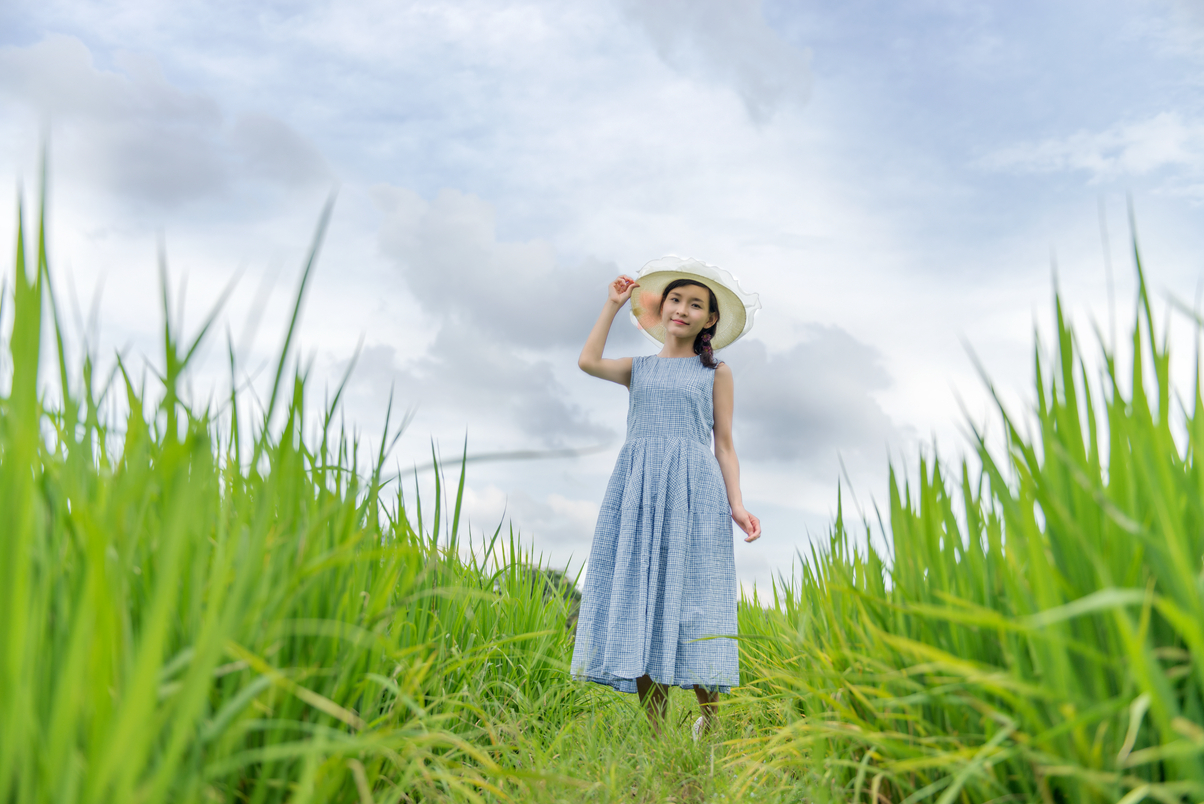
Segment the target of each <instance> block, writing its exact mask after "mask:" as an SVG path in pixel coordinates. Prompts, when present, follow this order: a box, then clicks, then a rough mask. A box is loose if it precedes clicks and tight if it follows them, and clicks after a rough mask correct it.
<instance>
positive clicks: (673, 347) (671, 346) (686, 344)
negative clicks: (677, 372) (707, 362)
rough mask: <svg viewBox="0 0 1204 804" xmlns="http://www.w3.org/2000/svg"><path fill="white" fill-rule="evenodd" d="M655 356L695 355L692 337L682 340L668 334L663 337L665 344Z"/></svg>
mask: <svg viewBox="0 0 1204 804" xmlns="http://www.w3.org/2000/svg"><path fill="white" fill-rule="evenodd" d="M657 357H695V354H694V339H693V338H690V339H689V340H683V339H681V338H674V337H672V336H670V337H668V338H666V339H665V345H664V347H663V348H662V349H661V350H660V353H659V354H657Z"/></svg>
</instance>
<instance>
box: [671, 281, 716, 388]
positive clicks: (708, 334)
mask: <svg viewBox="0 0 1204 804" xmlns="http://www.w3.org/2000/svg"><path fill="white" fill-rule="evenodd" d="M686 285H697V286H698V287H700V288H706V292H707V294H708V295H709V296H710V297H711V302H710V307H711V309H710V310H708V311H707V312H709V313H714V314H715V315H716V316H718V315H719V300H718V299H716V298H715V291H713V290H711V289H710V288H709V287H707V286H706V285H704V284H703V283H701V282H697V281H695V280H693V279H674V280H673V281H672V282H670V283H669V284H668V285H665V290H664V292H663V293H661V303H660V304H659V305H657V308H656V309H657V312H658V313H659V312H660V311H661V310H662V309H664V306H665V299H667V298H668V297H669V292H670V291H672V290H676V289H677V288H680V287H685V286H686ZM718 326H719V319H718V317H716V318H715V323H714V324H711V325H710V326H709V327H707V328H706V329H704V330H703V331H702V332H700V333H698V334H697V335H695V336H694V354H696V355H698V359H699V360H701V361H702V365H704V366H706V367H707V368H709V369H716V368H719V364H718V363H717V362H715V353H714V352H713V351H711V338H713V337H715V328H716V327H718Z"/></svg>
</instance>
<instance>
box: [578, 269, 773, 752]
mask: <svg viewBox="0 0 1204 804" xmlns="http://www.w3.org/2000/svg"><path fill="white" fill-rule="evenodd" d="M638 277H639V281H638V282H637V281H636V280H634V279H632V278H631V277H628V276H620V277H619V278H617V279H616V280H615V281H614V282H612V283H611V285H610V292H609V295H608V297H607V300H606V304H605V305H604V306H603V308H602V314H601V315H599V316H598V321H597V323H596V324H594V328H593V331H591V332H590V334H589V338H588V339H587V340H586V342H585V348H584V349H582V350H581V359H580V360H579V361H578V365H580V366H581V369H582V370H583V371H585V372H586V373H587V374H591V375H593V376H595V377H600V378H602V379H604V380H610V381H611V382H617V383H619V384H620V385H624V386H626V387H627V388H628V389H629V390H630V392H631V394H630V406H629V408H628V412H627V440H626V442H625V443H624V444H623V449H622V450H621V451H620V452H619V458H618V461H617V462H616V463H615V470H614V474H613V475H611V478H610V483H609V485H608V486H607V489H606V496H605V498H604V499H603V501H602V508H601V511H600V513H599V515H598V525H597V529H596V530H595V531H594V542H593V547H592V548H591V550H590V556H589V566H588V570H587V573H586V578H585V586H584V589H583V590H582V602H581V613H580V619H579V620H578V622H577V637H576V643H575V645H574V647H573V661H572V674H573V677H574V678H582V679H586V680H589V681H596V682H598V683H601V684H607V685H609V686H611V687H614V688H615V689H616V690H619V691H621V692H638V693H639V696H640V703H641V704H642V705H643V706H644V708H645V711H646V712H647V713H648V718H649V720H650V721H651V722H652V727H653V730H654V732H655V733H656V734H658V735H659V734H660V733H661V727H662V723H663V720H664V718H665V710H666V705H667V703H668V687H669V686H670V685H677V686H680V687H683V688H685V689H693V690H694V694H695V695H696V696H697V698H698V704H699V707H700V708H701V710H702V716H701V717H699V718H698V720H697V721H696V722H695V723H694V729H693V733H694V739H695V740H697V739H698V737H699V736H700V735H701V734H702V733H703V732H704V731H709V730H711V729H713V728H715V726H716V725H717V724H718V714H717V712H716V706H715V704H716V702H717V701H718V699H719V693H720V692H727V691H728V690H729V689H730V688H731V687H734V686H736V685H738V684H739V683H740V673H739V656H738V653H737V645H736V641H735V640H734V639H730V638H718V639H705V637H714V636H720V637H728V636H731V635H734V634H735V633H736V573H735V567H734V559H733V556H732V526H731V522H732V520H735V522H736V524H737V525H739V526H740V529H741V530H743V531H744V532H745V534H747V535H746V537H745V539H744V541H746V542H752V541H756V540H757V539H758V538H760V536H761V523H760V522H759V521H758V520H757V518H756V517H755V516H753V515H752V514H750V513H749V512H748V511H746V510H745V508H744V503H743V500H742V498H741V495H740V465H739V462H738V461H737V460H736V451H735V449H734V448H733V446H732V400H733V383H732V372H731V369H729V368H728V367H727V365H726V364H724V363H720V362H717V361H716V360H715V357H714V354H713V350H715V349H721V348H723V347H724V346H726V345H727V344H729V343H731V342H732V341H734V340H736V339H737V338H739V337H740V336H741V335H743V334H744V333H745V332H747V331H748V330H749V329H750V328H751V327H752V320H753V315H754V314H755V313H756V311H757V310H758V309H760V307H761V305H760V303H759V301H758V300H757V296H756V295H755V294H752V295H746V294H744V293H743V292H742V291H741V290H740V286H739V284H738V283H737V282H736V280H735V278H734V277H733V276H732V275H731V274H729V273H727V272H726V271H723V270H722V269H720V268H716V267H715V266H712V265H707V264H706V263H702V262H699V261H698V260H683V259H680V258H677V257H664V258H662V259H659V260H654V261H652V262H650V263H648V264H647V265H645V266H644V267H643V268H642V269H641V270H640V273H639V275H638ZM637 289H638V291H639V292H638V293H635V294H634V295H633V293H634V292H635V291H636V290H637ZM628 299H631V308H632V310H631V312H632V317H633V319H634V320H635V322H636V325H637V326H638V327H639V328H640V329H642V330H643V331H644V332H645V333H646V334H647V335H649V336H650V337H651V338H653V339H654V340H656V341H657V342H658V343H661V344H663V347H662V348H661V351H660V353H659V354H657V355H655V356H648V357H635V358H631V357H624V358H621V359H618V360H608V359H605V358H603V357H602V350H603V348H604V347H605V345H606V336H607V334H608V333H609V332H610V327H611V324H612V323H613V321H614V318H615V315H616V314H617V313H618V312H619V309H620V308H621V307H622V306H623V304H624V303H625V302H627V300H628ZM712 435H713V436H714V445H715V447H714V448H715V453H714V455H711V454H710V452H709V451H708V448H709V447H710V445H711V440H712Z"/></svg>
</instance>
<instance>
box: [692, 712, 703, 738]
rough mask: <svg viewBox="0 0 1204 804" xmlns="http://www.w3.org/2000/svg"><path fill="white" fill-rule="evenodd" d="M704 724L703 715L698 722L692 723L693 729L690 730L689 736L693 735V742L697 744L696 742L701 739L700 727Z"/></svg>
mask: <svg viewBox="0 0 1204 804" xmlns="http://www.w3.org/2000/svg"><path fill="white" fill-rule="evenodd" d="M705 723H706V716H705V715H703V716H701V717H699V718H698V720H695V721H694V727H693V728H692V729H690V734H691V735H693V737H694V742H698V740H699V739H700V738H701V737H702V727H703V725H704V724H705Z"/></svg>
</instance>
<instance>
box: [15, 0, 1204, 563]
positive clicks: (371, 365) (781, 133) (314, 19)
mask: <svg viewBox="0 0 1204 804" xmlns="http://www.w3.org/2000/svg"><path fill="white" fill-rule="evenodd" d="M1202 68H1204V2H1200V0H1095V1H1094V2H1090V3H1088V2H1085V0H1065V1H1064V2H1054V3H1047V2H1042V3H1038V2H1031V1H1030V0H1017V1H1016V2H1010V3H988V2H970V0H917V1H916V2H909V3H893V2H885V1H884V0H849V2H844V3H817V2H808V1H805V0H795V2H780V1H779V0H765V1H764V2H760V1H758V0H644V1H643V2H630V0H581V1H580V2H576V3H553V2H545V1H544V0H531V1H530V2H504V0H490V2H473V1H472V0H465V1H464V2H454V1H452V0H440V2H430V3H428V2H396V1H394V2H370V1H365V2H357V3H320V2H255V3H249V2H247V3H240V2H218V3H211V2H210V3H197V2H189V1H188V0H182V1H178V2H172V3H166V2H155V1H154V0H129V1H126V2H111V1H108V0H100V1H99V2H95V3H87V4H83V3H66V2H57V1H56V0H40V2H37V3H34V2H26V0H10V2H7V3H5V4H3V5H0V222H8V223H3V224H2V225H0V250H3V253H7V254H11V253H12V245H13V242H14V235H15V226H14V224H13V223H12V222H13V221H15V218H16V203H17V202H16V199H17V198H18V197H19V194H20V193H21V192H22V188H23V192H24V198H25V200H26V202H27V203H32V201H33V199H34V196H35V195H36V187H37V183H38V180H37V177H38V164H39V153H40V150H41V147H42V143H43V142H47V143H48V149H49V155H50V159H49V165H50V185H49V209H50V228H49V232H50V255H51V262H52V271H53V274H54V276H55V278H56V287H57V288H58V292H59V296H60V302H61V304H62V306H63V307H64V309H65V310H69V311H70V315H68V316H67V318H68V319H69V320H70V322H71V325H70V327H69V330H70V331H71V332H72V333H73V340H72V343H73V346H72V359H74V360H76V361H78V360H79V358H80V355H81V354H82V350H83V348H84V347H83V344H85V343H86V344H88V345H89V348H91V349H92V350H93V351H94V352H95V353H96V354H97V355H98V358H99V359H100V360H101V363H102V364H103V365H105V366H108V367H110V368H111V366H112V365H113V362H114V360H115V356H116V355H117V354H121V355H123V356H124V359H125V360H126V361H127V362H131V364H133V363H140V364H142V365H144V366H146V367H147V369H148V370H149V369H150V368H153V367H154V366H156V365H161V363H162V359H163V358H162V355H161V353H160V352H161V349H160V347H159V346H158V338H159V333H160V332H161V326H162V310H161V305H160V302H159V298H160V297H159V278H158V277H159V273H158V254H159V251H160V248H162V249H163V252H164V253H165V254H166V257H167V262H168V266H169V277H170V280H169V281H170V285H171V296H172V299H173V301H172V305H173V307H175V308H176V309H175V311H174V312H173V315H174V316H175V317H176V320H177V321H178V322H180V323H182V326H183V328H184V330H185V332H195V330H196V328H197V327H198V326H199V325H200V323H201V322H202V321H203V320H204V318H205V316H206V315H207V313H208V311H209V310H210V309H211V308H212V306H213V305H214V304H215V303H216V301H217V299H218V298H219V296H220V295H221V293H222V291H223V289H225V288H226V287H227V286H228V285H229V284H230V283H231V282H234V283H235V284H234V286H233V287H234V291H233V293H232V295H231V297H230V300H229V302H228V303H227V304H226V306H225V307H224V308H223V312H222V313H221V316H220V319H219V326H218V329H217V333H218V334H217V336H216V337H215V338H214V339H212V341H211V342H210V344H209V346H208V347H207V349H205V350H204V351H203V352H202V353H201V354H200V357H199V362H198V363H197V365H196V366H195V367H194V370H193V373H192V375H191V376H190V380H189V383H190V385H189V389H188V390H189V394H190V398H191V399H192V400H193V401H194V403H195V404H198V405H204V404H207V403H209V401H210V400H214V399H220V398H222V397H223V396H224V394H225V393H226V389H228V387H229V382H230V380H229V367H228V362H227V358H226V353H227V342H228V343H229V344H230V346H231V347H232V348H233V349H234V350H235V353H236V355H237V363H238V376H239V383H240V385H241V386H243V387H245V388H246V389H247V390H246V393H248V394H251V395H254V396H257V397H260V398H262V397H263V395H264V394H265V393H266V391H267V387H268V385H269V384H270V375H271V371H272V368H271V360H272V357H273V356H274V355H275V354H276V353H277V352H278V350H279V348H280V344H281V342H282V339H283V333H284V331H285V328H286V326H287V323H288V316H289V314H290V311H291V302H292V299H293V297H294V294H295V292H296V288H297V283H298V280H299V276H300V270H301V266H302V264H303V261H304V258H305V256H306V253H307V251H308V249H309V247H310V243H311V241H312V239H313V235H314V230H315V226H316V223H317V220H318V218H319V215H320V213H321V210H322V207H323V205H324V203H325V202H326V199H327V198H328V197H329V196H330V195H331V194H332V193H336V194H337V195H336V201H335V205H334V212H333V216H332V218H331V223H330V227H329V230H328V232H327V236H326V239H325V241H324V243H323V246H322V249H321V252H320V257H319V261H318V264H317V267H316V269H315V274H314V276H313V280H312V284H311V286H310V288H309V290H308V293H307V296H306V298H305V304H304V312H303V320H302V326H301V331H300V336H299V348H298V352H297V355H298V356H299V358H300V359H301V361H302V362H303V364H304V365H305V366H306V367H307V370H308V382H309V386H308V387H309V389H310V391H311V394H312V395H313V397H314V399H315V400H316V401H317V402H318V403H320V402H321V400H322V398H323V394H325V393H329V392H332V391H333V389H334V388H335V387H336V386H337V385H338V382H339V380H340V378H341V377H342V376H343V375H344V374H345V373H346V372H347V370H348V369H349V368H351V367H352V364H353V363H354V367H353V369H352V373H351V379H350V380H349V382H348V386H347V390H346V394H345V401H344V403H343V408H342V417H343V419H342V421H344V422H345V425H346V427H347V428H348V430H349V431H354V432H356V433H358V434H359V435H360V437H361V439H362V441H363V443H364V444H365V445H366V446H369V447H371V446H375V445H378V444H379V442H380V440H381V433H382V428H383V426H384V421H385V414H386V412H387V411H388V410H389V404H390V399H392V405H393V422H394V423H396V422H397V421H398V420H400V419H402V418H404V415H405V414H406V412H407V411H408V412H409V413H410V414H412V418H411V419H410V420H409V423H408V426H407V428H406V430H405V431H404V433H403V434H402V436H401V438H400V440H399V441H398V442H397V444H396V446H395V448H394V450H393V452H392V453H391V456H390V458H389V464H388V465H389V466H390V467H391V469H392V470H400V471H402V472H404V473H407V475H408V477H409V478H410V479H409V480H408V481H407V482H408V483H409V484H410V487H411V489H412V484H413V482H414V481H413V477H414V474H413V473H414V469H415V467H418V469H419V472H418V478H419V486H420V487H421V488H424V489H425V490H426V491H425V493H426V494H427V495H428V496H429V494H430V493H431V491H430V488H429V487H430V482H431V473H430V472H429V471H426V470H424V469H423V468H422V467H423V466H424V465H425V464H427V463H429V461H430V456H431V450H432V445H434V446H435V448H436V450H437V451H438V453H439V454H440V455H442V456H443V457H444V458H445V459H449V460H450V459H454V458H456V457H458V456H459V455H460V454H461V451H462V450H463V449H464V448H465V442H466V441H467V450H468V453H469V454H470V455H480V456H488V455H491V454H494V453H514V452H522V453H532V452H534V453H541V454H545V457H543V458H540V459H537V460H518V459H514V458H511V459H506V460H481V461H478V462H474V463H472V464H470V465H469V473H468V479H467V485H466V492H465V506H466V514H467V517H468V518H469V520H470V521H471V525H472V531H473V532H474V533H475V534H477V536H478V538H479V536H480V534H482V533H486V532H487V533H492V532H493V530H494V529H495V528H496V527H497V526H498V525H499V524H504V525H505V526H507V527H508V526H509V525H510V524H511V523H512V524H513V526H514V528H515V529H516V530H517V531H518V532H519V533H521V536H522V538H523V539H524V540H525V542H526V543H527V544H529V545H530V546H531V547H532V549H533V550H535V552H536V553H538V554H540V555H541V556H542V557H543V560H545V561H547V562H550V563H551V564H553V565H556V566H570V567H571V568H573V569H574V571H575V569H576V568H579V567H580V566H581V562H582V561H583V560H584V558H585V557H586V555H587V554H588V550H589V544H590V537H591V534H592V531H593V526H594V520H595V518H596V516H597V511H598V504H599V502H600V501H601V497H602V493H603V491H604V489H605V485H606V480H607V478H608V477H609V473H610V471H611V469H612V467H613V465H614V460H615V456H616V455H617V453H618V450H619V447H620V445H621V443H622V438H623V432H624V422H625V416H626V406H627V392H626V390H625V389H624V388H622V387H620V386H617V385H613V384H607V383H604V382H602V381H600V380H596V379H593V378H590V377H587V376H585V375H584V374H582V373H581V372H580V371H579V370H578V369H577V366H576V356H577V354H578V353H579V351H580V348H581V344H582V343H583V341H584V338H585V336H586V334H587V333H588V331H589V329H590V327H591V326H592V324H593V322H594V320H595V318H596V317H597V314H598V310H599V309H600V308H601V305H602V303H603V301H604V299H605V294H606V284H607V283H608V281H610V280H611V279H613V278H614V277H615V276H616V275H617V274H619V273H627V274H634V273H635V272H636V271H638V269H639V267H640V266H641V265H643V264H644V263H645V262H647V261H649V260H652V259H655V258H657V257H660V256H662V255H666V254H677V255H681V256H690V257H695V258H698V259H702V260H704V261H706V262H709V263H712V264H716V265H719V266H722V267H723V268H725V269H727V270H729V271H731V272H733V273H734V274H735V275H737V276H738V277H739V278H740V281H741V283H742V285H743V287H744V288H745V289H746V290H750V291H753V292H757V293H759V294H761V301H762V304H763V309H762V310H761V312H760V313H759V314H758V316H757V320H756V325H755V327H754V328H753V330H752V332H751V333H750V334H749V335H748V336H747V337H745V338H744V339H743V340H741V341H740V342H738V343H737V344H735V345H733V346H731V347H730V348H728V349H726V350H724V351H723V352H721V353H720V357H721V358H722V359H724V360H726V361H727V362H728V363H729V365H731V366H732V368H733V373H734V376H735V381H736V413H735V424H734V430H735V439H736V446H737V450H738V452H739V455H740V460H741V467H742V473H743V484H742V485H743V493H744V498H745V501H746V505H747V507H748V508H749V509H750V510H751V511H753V513H756V514H758V515H759V516H760V517H761V519H762V521H763V524H764V530H765V535H764V537H763V538H762V539H761V540H760V541H759V542H757V543H755V544H752V545H747V544H744V543H743V542H742V541H737V543H736V546H735V551H736V566H737V571H738V574H739V576H740V579H741V581H742V582H743V583H745V584H746V585H749V584H754V583H755V584H758V585H761V584H765V583H767V582H768V580H769V579H770V578H772V577H774V576H775V575H777V574H780V573H784V574H787V575H788V574H789V573H790V572H791V567H792V565H794V564H795V563H796V562H797V561H798V560H799V555H800V554H801V555H803V556H805V555H806V553H807V551H808V550H809V549H810V545H812V544H813V543H822V542H823V540H824V539H825V535H826V533H827V529H828V526H829V523H830V521H831V519H832V516H833V515H834V513H835V510H836V505H837V495H838V487H841V491H840V493H841V496H842V499H843V501H844V503H845V505H847V506H849V507H850V509H851V510H856V511H860V512H861V513H863V514H864V515H866V516H867V517H869V518H871V519H873V518H874V516H875V515H874V507H875V505H876V504H878V505H880V504H882V503H883V502H884V501H885V500H886V499H887V494H888V485H887V482H888V481H887V477H888V474H887V473H888V469H889V467H890V466H891V465H894V466H895V467H896V469H897V471H898V473H899V474H900V475H901V476H903V477H914V476H915V474H916V472H917V471H918V459H919V456H921V455H932V454H933V453H936V454H939V455H940V456H941V457H942V458H943V459H946V460H950V461H956V460H958V459H959V458H960V456H962V455H964V454H965V453H966V452H967V451H968V450H969V448H970V446H971V443H970V441H969V439H968V436H967V433H968V430H969V428H970V427H971V426H976V427H977V426H985V427H986V428H987V430H988V432H990V427H991V426H992V422H994V423H995V424H994V426H995V427H996V430H998V424H997V417H993V416H992V409H991V403H990V398H989V395H988V393H987V389H986V384H985V383H984V380H983V378H982V377H981V376H980V374H979V370H978V368H977V367H976V361H977V363H978V364H979V365H981V366H982V367H983V370H984V371H985V372H986V374H987V375H988V377H989V379H990V381H991V383H993V385H994V387H995V388H996V389H997V391H998V392H999V395H1000V397H1001V398H1002V399H1003V400H1004V401H1005V403H1006V404H1008V405H1009V406H1010V407H1011V408H1013V409H1015V410H1017V411H1023V410H1024V409H1025V408H1026V406H1031V404H1032V391H1031V388H1032V371H1033V369H1032V365H1033V354H1034V345H1035V342H1034V338H1035V337H1037V336H1038V335H1040V334H1041V333H1045V335H1044V337H1045V342H1048V332H1049V329H1050V321H1051V320H1052V298H1053V288H1054V286H1055V282H1056V285H1057V287H1058V288H1059V290H1060V292H1061V293H1062V296H1063V301H1064V304H1065V306H1066V308H1067V311H1068V313H1069V314H1070V316H1071V318H1072V320H1073V321H1074V323H1075V326H1076V328H1077V330H1078V333H1079V337H1080V339H1081V341H1082V342H1083V343H1084V344H1085V346H1086V347H1091V346H1092V345H1093V344H1095V343H1096V335H1095V332H1094V330H1093V327H1098V329H1099V331H1100V333H1102V337H1104V339H1105V340H1110V339H1112V338H1113V337H1114V336H1113V334H1112V333H1114V332H1115V331H1116V330H1117V328H1119V331H1120V332H1121V333H1123V332H1124V328H1125V327H1126V326H1127V325H1128V323H1129V322H1130V321H1131V318H1132V311H1133V304H1134V284H1135V283H1134V276H1135V273H1134V269H1133V259H1132V239H1131V236H1132V235H1131V232H1130V230H1129V223H1128V212H1127V206H1126V205H1127V203H1128V202H1127V199H1128V198H1131V199H1132V206H1133V209H1134V212H1135V219H1136V222H1137V230H1138V231H1137V234H1138V237H1139V242H1140V247H1141V253H1142V259H1143V264H1144V265H1145V268H1146V270H1147V272H1148V279H1149V284H1150V289H1151V292H1152V294H1153V295H1154V297H1155V298H1156V299H1157V300H1158V305H1159V306H1160V309H1161V308H1165V306H1166V302H1167V300H1168V299H1170V298H1177V299H1181V300H1186V301H1187V302H1188V303H1191V301H1192V300H1193V299H1195V298H1196V297H1197V296H1198V294H1199V287H1200V284H1201V279H1202V277H1204V272H1202V269H1204V248H1202V246H1204V242H1201V241H1202V240H1204V234H1202V233H1204V227H1202V226H1201V225H1200V223H1201V220H1200V219H1201V204H1202V203H1204V93H1202V91H1201V89H1202V83H1204V69H1202ZM4 184H7V185H8V187H9V189H8V190H4V188H3V185H4ZM1109 275H1111V277H1112V282H1111V286H1112V288H1113V290H1112V292H1111V293H1110V292H1109ZM10 287H11V285H10ZM1110 299H1111V301H1110ZM5 326H7V325H5ZM1175 327H1177V328H1178V329H1176V330H1175V332H1176V333H1178V334H1179V335H1181V334H1182V332H1180V330H1183V328H1184V321H1183V320H1181V317H1180V318H1179V319H1176V323H1175ZM0 331H2V330H0ZM1191 334H1192V333H1191V332H1190V330H1187V332H1186V335H1187V337H1188V342H1186V343H1184V342H1183V341H1182V340H1179V341H1176V342H1177V343H1183V347H1187V346H1189V345H1190V336H1191ZM1176 337H1178V335H1177V336H1176ZM654 351H655V349H654V347H653V345H652V344H650V343H649V342H648V341H646V340H645V339H643V338H642V337H641V336H640V335H639V334H638V332H637V331H636V330H635V328H634V327H633V326H632V325H631V323H630V321H629V320H627V318H626V316H625V315H624V316H621V317H620V319H618V320H617V321H616V324H615V327H614V329H613V330H612V334H611V337H610V340H609V342H608V347H607V352H608V354H610V355H612V356H619V355H635V354H650V353H653V352H654ZM1180 351H1182V352H1185V353H1187V352H1190V349H1187V348H1181V349H1180ZM0 368H2V367H0ZM1184 371H1186V369H1185V368H1183V364H1182V361H1181V365H1180V374H1181V375H1182V374H1183V372H1184ZM411 493H412V492H411Z"/></svg>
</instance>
